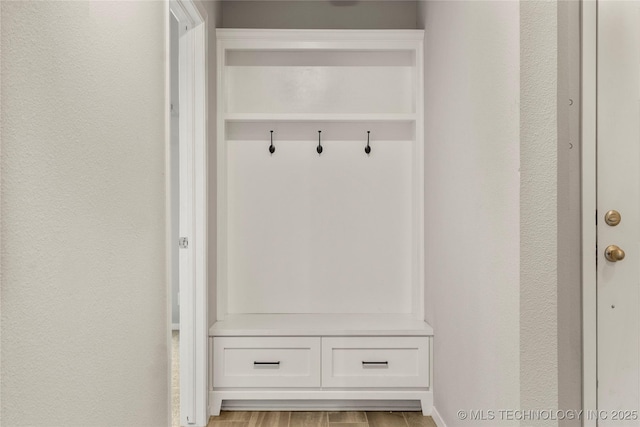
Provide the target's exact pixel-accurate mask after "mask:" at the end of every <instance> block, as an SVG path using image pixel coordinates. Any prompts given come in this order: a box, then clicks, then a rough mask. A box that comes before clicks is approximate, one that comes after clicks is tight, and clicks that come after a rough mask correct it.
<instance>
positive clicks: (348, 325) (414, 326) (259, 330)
mask: <svg viewBox="0 0 640 427" xmlns="http://www.w3.org/2000/svg"><path fill="white" fill-rule="evenodd" d="M209 335H210V336H402V335H404V336H432V335H433V328H431V326H429V324H428V323H426V322H424V321H422V320H417V319H414V318H412V317H411V316H410V315H402V314H229V315H227V317H226V319H225V320H222V321H218V322H216V323H215V324H214V325H213V326H212V327H211V328H210V329H209Z"/></svg>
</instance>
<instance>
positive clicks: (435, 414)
mask: <svg viewBox="0 0 640 427" xmlns="http://www.w3.org/2000/svg"><path fill="white" fill-rule="evenodd" d="M431 418H432V419H433V422H434V423H436V425H437V426H438V427H447V424H446V423H445V422H444V420H443V419H442V416H441V415H440V413H439V412H438V410H437V409H436V407H435V406H434V407H433V409H432V410H431Z"/></svg>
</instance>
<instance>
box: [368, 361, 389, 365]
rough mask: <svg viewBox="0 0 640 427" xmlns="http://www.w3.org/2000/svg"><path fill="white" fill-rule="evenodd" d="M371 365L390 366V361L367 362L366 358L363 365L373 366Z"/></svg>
mask: <svg viewBox="0 0 640 427" xmlns="http://www.w3.org/2000/svg"><path fill="white" fill-rule="evenodd" d="M371 365H384V366H389V362H365V361H364V360H363V361H362V366H371Z"/></svg>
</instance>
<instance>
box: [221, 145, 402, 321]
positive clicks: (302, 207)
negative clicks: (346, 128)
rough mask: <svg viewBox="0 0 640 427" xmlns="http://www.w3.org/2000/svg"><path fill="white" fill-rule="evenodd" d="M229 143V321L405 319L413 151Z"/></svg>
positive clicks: (397, 147)
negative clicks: (258, 316) (259, 316)
mask: <svg viewBox="0 0 640 427" xmlns="http://www.w3.org/2000/svg"><path fill="white" fill-rule="evenodd" d="M316 145H317V141H310V140H308V141H279V142H278V143H277V144H276V152H275V153H274V154H273V155H270V154H269V151H268V149H267V147H268V143H267V144H265V142H264V141H237V140H234V141H228V154H227V156H228V158H227V161H228V188H229V191H228V205H227V206H228V238H227V245H228V248H227V249H228V266H227V267H228V283H227V289H228V296H227V297H228V301H227V303H228V306H227V308H228V312H229V313H410V312H411V309H412V307H411V297H412V283H411V279H412V276H411V268H412V264H411V260H412V235H411V230H412V223H411V221H412V209H413V206H412V181H411V179H412V142H411V141H386V142H382V141H376V142H375V143H372V152H371V155H370V156H367V155H366V154H365V153H364V144H363V142H357V141H326V142H324V143H323V147H324V152H323V153H322V155H321V156H319V155H318V154H317V152H316Z"/></svg>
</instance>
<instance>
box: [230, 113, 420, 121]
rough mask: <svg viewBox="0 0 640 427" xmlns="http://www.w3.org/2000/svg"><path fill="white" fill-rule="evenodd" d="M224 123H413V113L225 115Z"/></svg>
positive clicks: (414, 118) (414, 117)
mask: <svg viewBox="0 0 640 427" xmlns="http://www.w3.org/2000/svg"><path fill="white" fill-rule="evenodd" d="M222 119H223V120H224V121H226V122H268V121H279V122H323V121H324V122H415V121H416V120H417V115H416V114H415V113H398V114H386V113H381V114H366V113H363V114H351V113H347V114H322V113H320V114H287V113H226V114H223V115H222Z"/></svg>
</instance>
